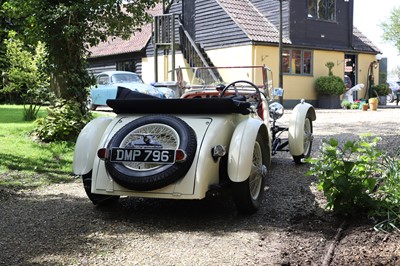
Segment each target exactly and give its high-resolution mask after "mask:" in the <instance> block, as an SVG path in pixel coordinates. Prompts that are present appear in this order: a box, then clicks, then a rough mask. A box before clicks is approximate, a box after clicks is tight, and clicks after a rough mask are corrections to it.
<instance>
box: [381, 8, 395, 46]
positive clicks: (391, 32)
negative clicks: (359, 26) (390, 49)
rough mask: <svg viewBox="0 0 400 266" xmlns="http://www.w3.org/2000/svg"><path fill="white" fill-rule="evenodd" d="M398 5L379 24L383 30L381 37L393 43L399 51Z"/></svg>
mask: <svg viewBox="0 0 400 266" xmlns="http://www.w3.org/2000/svg"><path fill="white" fill-rule="evenodd" d="M399 18H400V7H397V8H396V7H395V8H393V10H392V11H391V12H390V16H389V18H388V19H387V20H386V21H384V22H382V23H381V24H380V27H381V28H382V30H383V35H382V37H383V39H384V40H385V41H389V42H391V43H393V44H394V45H395V46H396V48H397V50H398V51H399V53H400V19H399Z"/></svg>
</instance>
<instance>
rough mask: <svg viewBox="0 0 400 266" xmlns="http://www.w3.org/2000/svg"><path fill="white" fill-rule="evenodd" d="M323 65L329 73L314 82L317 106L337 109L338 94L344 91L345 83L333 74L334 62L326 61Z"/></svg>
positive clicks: (338, 103) (338, 106) (338, 105)
mask: <svg viewBox="0 0 400 266" xmlns="http://www.w3.org/2000/svg"><path fill="white" fill-rule="evenodd" d="M325 66H326V67H327V68H328V69H329V75H328V76H322V77H319V78H317V80H316V83H315V90H316V92H317V94H318V106H319V107H320V108H325V109H338V108H340V95H342V94H343V93H345V91H346V85H345V83H344V81H343V79H342V78H340V77H338V76H335V75H333V73H332V68H333V66H334V63H332V62H328V63H326V65H325Z"/></svg>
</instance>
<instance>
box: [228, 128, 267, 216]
mask: <svg viewBox="0 0 400 266" xmlns="http://www.w3.org/2000/svg"><path fill="white" fill-rule="evenodd" d="M266 156H268V154H267V153H266V146H265V143H264V141H263V139H262V137H261V135H260V134H259V135H258V136H257V139H256V141H255V143H254V151H253V158H252V167H251V172H250V175H249V177H248V178H247V179H246V180H245V181H243V182H234V183H233V185H232V186H233V198H234V201H235V204H236V207H237V209H238V211H239V212H240V213H242V214H252V213H255V212H256V211H257V210H258V209H259V208H260V206H261V202H262V200H263V198H264V183H265V178H266V175H267V164H268V158H267V157H266Z"/></svg>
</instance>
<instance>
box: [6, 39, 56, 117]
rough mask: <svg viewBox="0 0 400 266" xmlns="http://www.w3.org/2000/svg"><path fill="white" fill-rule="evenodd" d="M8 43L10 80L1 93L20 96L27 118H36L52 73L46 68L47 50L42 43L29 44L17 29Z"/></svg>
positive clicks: (7, 75) (7, 69) (7, 53)
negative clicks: (33, 45) (20, 37)
mask: <svg viewBox="0 0 400 266" xmlns="http://www.w3.org/2000/svg"><path fill="white" fill-rule="evenodd" d="M8 35H9V36H8V39H6V40H5V41H4V44H5V45H6V55H5V58H6V60H7V62H8V67H7V68H6V69H5V76H6V77H7V82H6V83H4V88H3V90H2V91H1V93H2V94H5V95H12V96H14V97H12V98H21V99H22V102H23V103H24V111H25V112H24V118H25V120H34V119H36V115H37V112H38V111H39V108H40V106H41V104H42V103H43V102H44V101H45V100H46V96H47V95H48V87H49V77H48V75H47V72H46V71H45V66H46V57H45V55H46V52H45V47H44V45H43V44H42V43H40V42H39V43H38V44H37V45H36V47H34V48H31V47H26V46H25V45H24V43H23V41H21V40H20V39H18V36H17V34H16V33H15V32H14V31H10V32H9V34H8Z"/></svg>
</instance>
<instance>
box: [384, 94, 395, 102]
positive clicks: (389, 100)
mask: <svg viewBox="0 0 400 266" xmlns="http://www.w3.org/2000/svg"><path fill="white" fill-rule="evenodd" d="M394 97H395V95H394V93H393V92H391V93H389V94H388V95H387V96H386V101H387V102H388V103H392V102H394V100H395V98H394Z"/></svg>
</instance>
